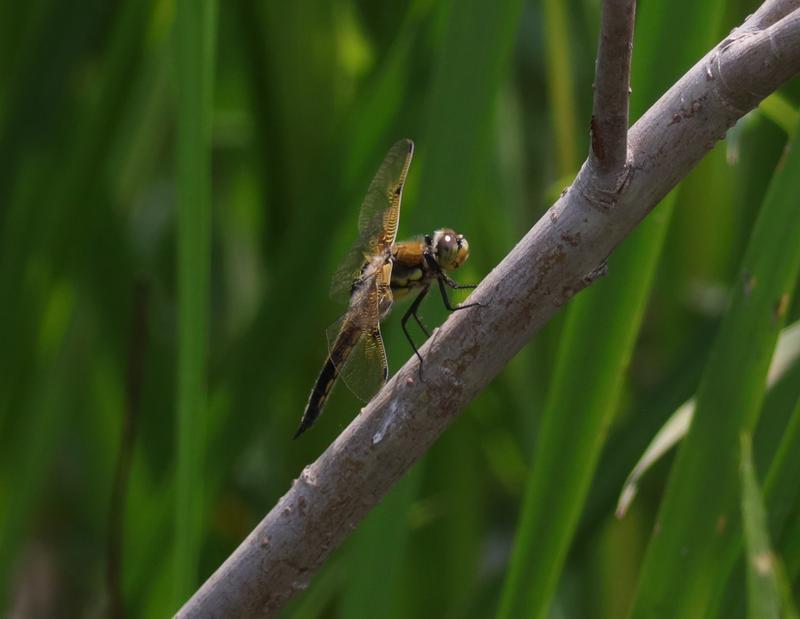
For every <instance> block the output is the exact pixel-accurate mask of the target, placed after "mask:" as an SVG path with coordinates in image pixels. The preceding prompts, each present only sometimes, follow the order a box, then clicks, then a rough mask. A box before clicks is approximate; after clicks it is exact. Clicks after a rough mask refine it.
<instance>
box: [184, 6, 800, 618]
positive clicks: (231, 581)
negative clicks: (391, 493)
mask: <svg viewBox="0 0 800 619" xmlns="http://www.w3.org/2000/svg"><path fill="white" fill-rule="evenodd" d="M601 49H602V45H601ZM601 66H602V63H600V62H598V67H601ZM798 72H800V0H795V1H791V2H790V1H786V0H771V1H768V2H766V3H765V4H764V6H762V8H761V9H759V11H757V12H756V13H755V14H754V15H753V16H752V17H751V18H750V19H749V20H748V21H746V22H745V24H744V25H743V26H742V27H741V28H739V29H737V30H735V31H734V32H732V33H731V34H730V35H729V36H728V37H727V38H726V39H725V40H723V41H722V42H721V43H720V44H719V45H717V46H716V47H715V48H714V49H712V50H711V51H710V52H709V53H708V54H707V55H706V56H705V57H704V58H703V59H702V60H700V62H698V63H697V64H696V65H695V66H694V67H693V68H692V69H690V70H689V71H688V73H686V75H684V76H683V77H682V78H681V79H680V80H679V81H678V82H677V83H676V84H675V85H674V86H673V87H672V88H671V89H670V90H669V91H668V92H667V93H665V94H664V95H663V96H662V97H661V99H659V100H658V101H657V102H656V103H655V104H654V105H653V107H652V108H650V110H648V112H647V113H646V114H645V115H644V116H643V117H642V118H641V119H640V120H639V121H638V122H637V123H636V124H635V125H634V126H633V127H632V128H631V129H630V131H629V132H628V140H627V158H626V159H627V165H626V166H625V167H624V175H623V177H622V178H621V180H620V182H619V183H618V186H617V187H615V188H614V190H613V191H609V188H608V186H607V183H606V181H607V179H608V176H607V175H606V174H604V171H603V170H602V169H601V166H600V165H599V164H598V159H597V157H596V156H592V155H590V156H589V158H588V159H587V160H586V162H585V163H584V165H583V167H582V168H581V170H580V172H579V173H578V176H577V177H576V179H575V181H574V183H573V184H572V186H571V187H570V188H569V189H568V190H567V191H566V192H565V193H564V194H563V195H562V196H561V198H560V199H559V200H558V201H557V202H556V203H555V204H554V205H553V206H552V207H551V208H550V209H549V210H548V211H547V213H546V214H545V215H544V216H543V217H542V218H541V219H540V220H539V221H538V222H537V223H536V225H535V226H534V227H533V228H532V229H531V230H530V231H529V232H528V234H527V235H526V236H525V237H524V238H523V239H522V240H521V241H520V242H519V243H518V244H517V246H516V247H515V248H514V249H513V250H512V251H511V253H509V254H508V256H506V258H505V259H504V260H503V261H502V262H501V263H500V264H499V265H497V267H495V269H494V270H493V271H492V272H491V273H490V274H489V275H488V276H487V277H486V278H485V279H484V281H483V282H482V283H481V285H480V286H479V287H478V288H477V289H476V290H475V292H474V293H473V295H472V296H471V298H470V301H479V302H481V303H483V304H485V307H482V308H479V309H478V310H476V311H472V310H471V311H468V312H456V313H455V314H453V315H452V316H451V317H450V318H449V320H447V321H446V322H445V323H444V325H443V326H442V328H441V329H439V330H438V331H436V332H435V333H434V334H433V336H432V337H431V338H430V340H429V341H428V342H426V344H425V345H424V346H423V347H422V349H421V353H422V355H423V357H424V358H425V360H426V361H425V381H424V382H420V381H419V379H418V374H417V368H418V365H417V364H418V362H417V359H416V357H412V358H411V359H410V360H409V361H408V362H407V363H406V364H405V365H404V366H403V367H402V368H401V369H400V371H398V372H397V374H395V376H394V377H392V378H391V380H390V381H389V382H388V384H387V385H386V386H385V387H384V388H383V389H382V390H381V392H380V393H379V394H378V395H377V396H376V397H375V398H374V399H373V400H372V402H370V404H369V405H368V406H367V407H366V408H364V409H363V410H362V411H361V414H360V415H358V416H357V417H356V418H355V419H354V420H353V422H352V423H351V424H350V425H349V426H348V427H347V428H346V429H345V430H344V432H342V434H341V435H340V436H339V437H338V438H337V439H336V440H335V441H334V443H333V444H332V445H331V446H330V447H329V448H328V449H327V450H326V451H325V452H324V453H323V454H322V455H321V456H320V457H319V458H318V459H317V461H316V462H314V463H313V464H311V465H309V466H307V467H305V468H304V469H303V471H302V473H301V474H300V476H299V477H298V479H296V480H295V482H294V483H293V485H292V487H291V488H290V489H289V490H288V492H287V493H286V494H285V495H284V496H283V497H282V498H281V499H280V501H279V502H278V504H277V505H276V506H275V507H274V508H273V509H272V510H271V511H270V512H269V513H268V514H267V515H266V517H265V518H264V519H263V520H262V521H261V523H260V524H259V525H258V526H257V527H256V528H255V529H254V530H253V532H252V533H251V534H250V535H249V536H248V537H247V539H245V540H244V542H242V544H241V545H240V546H239V548H237V549H236V550H235V551H234V553H233V554H232V555H231V556H230V557H229V558H228V559H227V560H226V561H225V562H224V563H223V564H222V566H221V567H220V568H219V569H218V570H217V571H216V572H215V573H214V574H213V575H212V576H211V577H210V578H209V579H208V581H207V582H206V583H205V584H204V585H203V586H202V587H201V588H200V589H199V590H198V591H197V592H196V593H195V595H194V596H193V597H192V598H191V599H190V600H189V601H188V602H187V603H186V604H185V606H184V607H183V608H182V609H181V610H180V611H179V613H178V616H180V617H252V616H274V615H275V614H276V613H277V612H278V611H279V610H280V608H281V607H282V606H283V605H284V604H285V603H286V601H287V600H288V599H289V598H290V597H291V596H292V595H293V594H294V593H295V592H297V591H299V590H302V589H304V588H305V587H306V586H307V584H308V582H309V580H310V579H311V577H312V575H313V573H314V571H315V570H316V569H317V568H318V567H319V566H320V564H321V563H322V562H323V561H324V560H325V558H326V557H327V556H328V555H329V553H330V552H331V551H332V550H333V549H334V548H335V547H336V546H338V545H339V544H340V543H341V542H342V541H343V540H344V539H345V538H346V537H347V536H348V535H349V534H350V533H351V532H352V530H353V529H354V528H355V526H356V524H357V523H358V522H359V521H360V520H361V518H363V517H364V515H365V514H366V513H367V512H368V511H369V510H370V509H371V508H372V507H374V506H375V505H376V504H377V503H378V502H379V501H380V499H381V497H382V496H383V495H384V494H385V493H386V492H387V491H388V490H389V488H390V487H391V486H392V485H393V484H394V483H395V482H396V481H397V480H398V479H399V478H400V477H401V476H402V475H403V474H404V473H405V472H406V471H407V470H408V469H409V468H410V467H411V465H412V464H414V463H415V462H416V461H417V460H418V459H419V458H420V457H421V456H422V455H423V454H424V453H425V452H426V451H427V450H428V448H429V447H430V446H431V445H432V444H433V442H434V441H435V440H436V439H437V438H438V436H439V435H440V434H441V433H442V432H443V431H444V430H445V428H446V427H447V426H448V425H449V424H450V423H451V422H452V421H453V420H454V419H455V418H456V416H457V415H458V414H459V413H460V412H461V411H462V410H463V409H464V408H465V407H466V405H467V404H468V403H469V402H470V400H472V398H474V397H475V395H476V394H477V393H478V392H480V391H481V390H482V389H483V388H484V387H485V386H486V385H487V384H488V383H489V382H491V380H492V379H493V378H494V377H495V375H496V374H497V373H498V372H499V371H500V370H501V369H502V368H503V367H504V366H505V365H506V363H508V361H509V360H510V359H511V358H512V357H513V356H514V355H515V354H516V353H517V352H518V351H519V350H520V349H521V348H522V347H523V346H524V345H525V344H526V343H527V342H528V341H529V340H530V338H531V337H532V336H533V334H534V333H535V332H536V331H537V330H538V329H539V328H541V327H542V325H544V324H545V323H546V322H547V321H548V320H549V319H550V318H551V317H552V316H553V314H554V313H555V312H556V311H557V310H558V309H559V308H560V307H561V306H562V305H563V304H564V303H566V302H567V301H568V300H569V299H570V298H572V297H573V296H574V295H575V294H576V293H577V292H578V291H580V290H581V289H582V288H585V287H586V286H587V285H589V284H590V283H591V282H592V281H594V280H595V279H596V278H597V277H598V276H599V275H601V274H602V273H603V269H604V264H605V260H606V258H607V257H608V255H609V254H610V253H611V252H612V251H613V250H614V248H615V247H616V246H617V245H619V243H620V242H621V241H622V240H623V239H624V238H625V237H626V236H627V235H628V234H630V232H631V231H632V230H633V229H634V228H635V227H636V225H637V224H638V223H639V222H641V221H642V219H643V218H644V217H645V216H646V215H647V214H648V213H649V212H650V211H651V210H652V209H653V208H654V207H655V206H656V204H658V202H659V201H660V200H661V199H662V198H663V197H664V196H665V195H666V194H667V193H668V192H669V191H670V190H671V189H672V188H673V187H674V186H675V185H676V184H677V183H678V182H679V181H680V180H681V179H682V178H683V177H684V176H686V174H687V173H688V172H689V171H690V170H691V169H692V168H693V167H694V165H695V164H697V162H698V161H700V159H701V158H702V157H703V156H704V155H705V154H706V153H707V152H708V151H709V150H710V149H711V148H712V147H713V146H714V144H715V143H716V142H717V141H718V140H720V139H722V138H723V137H724V135H725V132H726V131H727V129H728V128H729V127H731V126H732V125H733V124H735V123H736V121H737V120H738V119H739V118H741V117H742V116H743V115H744V114H746V113H747V112H748V111H749V110H751V109H753V108H754V107H755V106H756V105H757V104H758V102H759V101H760V100H761V99H763V98H764V97H766V96H767V95H768V94H770V93H771V92H773V91H774V90H775V89H776V88H778V86H780V85H781V84H782V83H783V82H784V81H786V80H787V79H789V78H790V77H792V76H793V75H795V74H797V73H798ZM617 83H619V81H618V80H617ZM634 87H635V85H634ZM626 105H627V104H626ZM595 115H596V116H597V113H596V112H595ZM612 134H613V131H612Z"/></svg>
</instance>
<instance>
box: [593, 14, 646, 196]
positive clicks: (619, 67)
mask: <svg viewBox="0 0 800 619" xmlns="http://www.w3.org/2000/svg"><path fill="white" fill-rule="evenodd" d="M635 15H636V0H606V1H605V2H603V14H602V16H601V21H600V41H599V43H598V46H597V65H596V67H595V94H594V107H593V109H592V125H591V130H592V150H591V154H590V160H593V163H594V165H596V166H597V167H598V168H599V170H600V171H602V172H604V173H606V174H612V175H616V176H618V177H619V178H622V176H623V171H624V167H625V163H626V160H627V155H628V99H629V98H630V78H631V52H632V50H633V22H634V16H635ZM610 180H612V181H614V180H616V179H610ZM611 186H612V187H614V185H611ZM614 188H616V187H614Z"/></svg>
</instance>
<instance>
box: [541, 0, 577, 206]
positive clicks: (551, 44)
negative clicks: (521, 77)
mask: <svg viewBox="0 0 800 619" xmlns="http://www.w3.org/2000/svg"><path fill="white" fill-rule="evenodd" d="M542 9H543V12H544V24H543V28H544V39H545V63H546V66H547V92H548V93H549V96H550V105H549V107H550V110H551V117H552V121H553V133H554V140H553V141H554V148H555V151H556V162H557V172H556V173H557V175H558V176H564V175H567V174H568V175H570V180H571V177H572V175H574V174H575V170H576V169H577V166H578V164H579V162H578V150H577V146H578V143H577V139H576V138H577V130H576V128H575V119H576V115H577V111H576V109H575V97H574V92H575V88H574V86H573V74H572V64H571V62H570V57H571V55H572V53H571V49H570V48H571V45H570V43H571V42H570V32H571V29H570V28H569V27H568V17H567V11H568V5H567V3H566V2H561V0H545V1H544V3H543V5H542ZM562 187H563V186H562ZM562 187H560V188H559V191H560V190H561V189H562Z"/></svg>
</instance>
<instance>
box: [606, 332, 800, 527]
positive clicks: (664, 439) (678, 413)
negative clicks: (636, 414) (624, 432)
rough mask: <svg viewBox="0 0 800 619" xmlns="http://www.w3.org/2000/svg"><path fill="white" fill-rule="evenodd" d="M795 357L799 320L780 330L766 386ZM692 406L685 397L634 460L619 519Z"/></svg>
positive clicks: (675, 439)
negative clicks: (642, 479)
mask: <svg viewBox="0 0 800 619" xmlns="http://www.w3.org/2000/svg"><path fill="white" fill-rule="evenodd" d="M798 357H800V321H797V322H795V323H794V324H792V325H791V326H789V327H786V328H785V329H784V330H783V331H781V334H780V336H779V337H778V344H777V345H776V346H775V354H774V355H773V356H772V361H771V363H770V366H769V372H768V373H767V387H771V386H772V385H774V384H775V383H776V382H778V381H779V380H781V379H782V378H783V376H784V375H785V374H786V372H787V371H788V369H789V368H790V367H791V366H792V364H794V362H795V361H796V360H797V358H798ZM694 409H695V400H694V398H691V399H689V400H686V402H684V403H683V404H681V405H680V406H679V407H678V408H677V409H676V410H675V412H674V413H673V414H672V415H670V417H669V419H668V420H667V421H666V423H664V425H663V426H662V427H661V428H660V429H659V431H658V433H657V434H656V435H655V436H654V437H653V440H652V441H650V444H649V445H648V446H647V449H646V450H645V451H644V453H643V454H642V456H641V458H639V460H638V461H637V462H636V466H634V467H633V470H631V472H630V474H629V475H628V477H627V478H626V479H625V485H624V486H623V488H622V491H621V492H620V496H619V500H618V501H617V509H616V514H617V517H618V518H622V517H623V516H624V515H625V513H626V512H627V511H628V507H630V504H631V502H632V501H633V499H634V498H635V497H636V493H637V490H638V484H639V481H640V480H641V478H642V476H643V475H644V474H645V473H646V472H647V471H648V470H649V469H650V468H652V467H653V466H654V465H655V463H656V462H658V461H659V460H660V459H661V458H662V457H663V456H664V455H665V454H666V453H667V452H668V451H669V450H671V449H672V448H673V447H674V446H675V445H677V444H678V443H679V442H680V441H682V440H683V438H684V437H685V436H686V433H687V432H688V431H689V426H691V424H692V418H693V417H694Z"/></svg>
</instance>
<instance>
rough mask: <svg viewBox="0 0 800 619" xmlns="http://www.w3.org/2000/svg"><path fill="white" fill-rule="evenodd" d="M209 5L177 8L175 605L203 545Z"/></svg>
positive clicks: (186, 591)
mask: <svg viewBox="0 0 800 619" xmlns="http://www.w3.org/2000/svg"><path fill="white" fill-rule="evenodd" d="M215 11H216V4H215V2H214V1H213V0H205V1H204V2H200V3H197V2H191V1H190V0H179V2H178V5H177V15H176V22H175V36H176V67H177V73H178V78H177V81H178V108H179V110H180V113H179V116H178V149H177V184H178V191H177V196H178V264H177V268H178V380H177V389H178V393H177V433H178V436H177V473H176V484H177V488H176V509H175V583H174V604H175V606H176V607H178V606H179V605H180V604H181V603H182V602H183V601H184V600H185V599H186V598H187V597H188V596H189V595H190V594H191V593H192V592H193V591H194V589H195V587H196V585H197V579H198V557H199V554H200V546H201V542H202V514H203V509H202V506H203V495H202V488H203V478H204V476H205V475H204V469H203V458H202V454H203V451H204V440H203V416H204V412H205V409H206V391H207V385H206V381H207V376H206V372H207V358H206V357H207V355H208V311H209V272H210V267H211V255H210V254H211V250H210V242H211V126H212V111H213V98H212V92H213V90H212V88H213V70H214V69H213V66H214V45H213V40H214V30H215V27H216V24H215Z"/></svg>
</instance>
